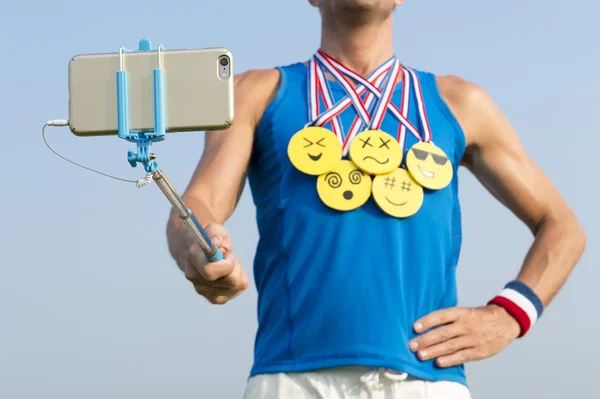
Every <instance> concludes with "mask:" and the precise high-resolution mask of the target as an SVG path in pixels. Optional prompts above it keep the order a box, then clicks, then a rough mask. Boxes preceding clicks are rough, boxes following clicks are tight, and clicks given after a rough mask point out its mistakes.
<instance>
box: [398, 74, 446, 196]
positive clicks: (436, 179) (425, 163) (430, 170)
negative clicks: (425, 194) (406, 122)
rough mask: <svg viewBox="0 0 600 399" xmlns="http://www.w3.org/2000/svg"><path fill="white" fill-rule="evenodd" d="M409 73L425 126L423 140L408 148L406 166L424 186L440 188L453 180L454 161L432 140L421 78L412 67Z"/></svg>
mask: <svg viewBox="0 0 600 399" xmlns="http://www.w3.org/2000/svg"><path fill="white" fill-rule="evenodd" d="M408 73H410V75H411V76H412V78H413V80H414V82H415V93H416V98H417V106H418V108H419V118H420V120H421V125H422V126H423V140H421V141H420V142H419V143H416V144H415V145H413V146H412V147H411V148H410V150H408V153H407V154H406V167H407V169H408V171H409V172H410V174H411V175H412V177H413V178H414V179H415V180H416V181H417V182H419V183H420V184H421V185H422V186H423V187H426V188H429V189H431V190H440V189H442V188H444V187H446V186H447V185H448V184H449V183H450V182H451V181H452V177H453V175H454V169H453V167H452V162H450V160H449V159H448V156H447V155H446V154H445V153H444V151H443V150H442V149H441V148H439V147H437V146H436V145H434V144H433V142H432V137H431V127H430V126H429V121H428V119H427V114H426V111H425V104H424V101H423V92H422V91H421V85H420V83H419V78H418V77H417V75H416V73H415V72H414V71H413V70H411V69H408Z"/></svg>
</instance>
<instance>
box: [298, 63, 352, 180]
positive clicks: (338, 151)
mask: <svg viewBox="0 0 600 399" xmlns="http://www.w3.org/2000/svg"><path fill="white" fill-rule="evenodd" d="M319 94H321V97H322V98H323V103H324V104H325V106H326V107H327V108H328V111H327V112H325V113H323V115H320V110H319V108H320V107H319V105H320V103H319ZM342 111H343V108H342V107H335V108H334V107H333V97H332V95H331V89H330V88H329V84H328V83H327V81H326V79H325V76H324V74H323V71H322V70H321V69H320V68H319V66H318V65H317V62H316V61H315V60H314V58H313V59H311V60H310V62H309V76H308V113H309V115H308V117H309V121H311V122H313V121H314V122H313V124H312V126H310V124H309V125H308V126H307V127H305V128H304V129H301V130H300V131H298V132H297V133H296V134H294V135H293V136H292V138H291V139H290V142H289V143H288V150H287V151H288V157H289V159H290V162H291V163H292V165H294V167H295V168H296V169H298V170H299V171H300V172H303V173H306V174H308V175H314V176H318V175H321V174H323V173H326V172H328V171H330V170H333V169H334V168H335V167H336V166H337V164H338V163H339V162H340V161H341V159H342V143H343V137H342V135H343V129H342V126H341V121H340V118H339V114H340V113H341V112H342ZM328 122H331V125H332V128H333V132H332V131H330V130H328V129H325V128H324V127H322V126H324V125H325V124H327V123H328Z"/></svg>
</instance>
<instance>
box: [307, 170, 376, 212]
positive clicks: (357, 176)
mask: <svg viewBox="0 0 600 399" xmlns="http://www.w3.org/2000/svg"><path fill="white" fill-rule="evenodd" d="M371 184H372V181H371V176H369V175H368V174H366V173H364V172H363V171H361V170H360V169H358V168H357V167H356V165H354V163H352V161H348V160H343V161H341V162H340V163H339V164H338V166H337V168H335V169H334V170H332V171H331V172H329V173H324V174H322V175H321V176H319V178H318V179H317V192H318V194H319V198H321V201H323V203H324V204H325V205H327V206H328V207H330V208H332V209H336V210H338V211H351V210H353V209H356V208H360V207H361V206H362V205H364V203H365V202H367V200H368V199H369V197H370V196H371Z"/></svg>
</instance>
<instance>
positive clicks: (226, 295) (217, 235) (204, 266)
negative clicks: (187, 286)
mask: <svg viewBox="0 0 600 399" xmlns="http://www.w3.org/2000/svg"><path fill="white" fill-rule="evenodd" d="M205 230H206V233H207V234H208V236H209V237H212V240H213V243H214V244H215V245H216V246H217V247H218V248H219V249H220V250H221V252H222V253H223V256H224V257H225V259H223V260H221V261H219V262H209V261H208V260H207V259H206V256H205V255H204V252H202V248H200V246H199V245H197V244H194V245H193V246H192V247H191V248H190V249H189V250H188V251H187V252H186V253H185V254H184V255H183V256H182V257H181V262H182V263H183V264H182V265H180V267H181V269H182V270H183V271H184V273H185V278H187V279H188V280H189V281H191V282H192V284H194V288H195V289H196V292H197V293H198V294H200V295H202V296H203V297H205V298H206V299H208V301H209V302H210V303H212V304H215V305H223V304H225V303H227V302H228V301H230V300H232V299H233V298H235V297H237V296H238V295H240V294H241V293H242V292H244V290H245V289H246V288H248V276H247V275H246V271H245V270H244V268H243V267H242V264H241V263H240V261H239V260H238V259H237V257H236V256H235V255H234V253H233V250H232V248H231V238H230V236H229V232H228V231H227V230H226V229H225V227H223V226H221V225H220V224H214V223H213V224H209V225H208V226H206V229H205Z"/></svg>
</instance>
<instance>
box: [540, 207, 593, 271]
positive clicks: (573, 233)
mask: <svg viewBox="0 0 600 399" xmlns="http://www.w3.org/2000/svg"><path fill="white" fill-rule="evenodd" d="M547 229H548V230H551V231H552V232H553V233H554V234H558V236H559V237H560V241H562V242H564V243H565V244H567V247H568V248H569V249H570V250H569V252H570V253H571V255H572V256H573V257H574V258H576V259H579V258H580V257H581V255H583V252H584V251H585V247H586V245H587V234H586V231H585V228H584V227H583V224H582V223H581V221H580V220H579V219H578V218H577V216H576V215H575V213H574V212H573V210H572V209H570V208H568V207H566V209H563V210H557V211H554V212H549V213H548V214H547V215H546V216H545V217H544V218H543V219H542V221H541V222H540V223H539V224H538V226H537V229H536V230H535V231H536V235H538V234H541V233H542V232H543V231H545V230H547ZM554 234H552V233H551V235H554Z"/></svg>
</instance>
